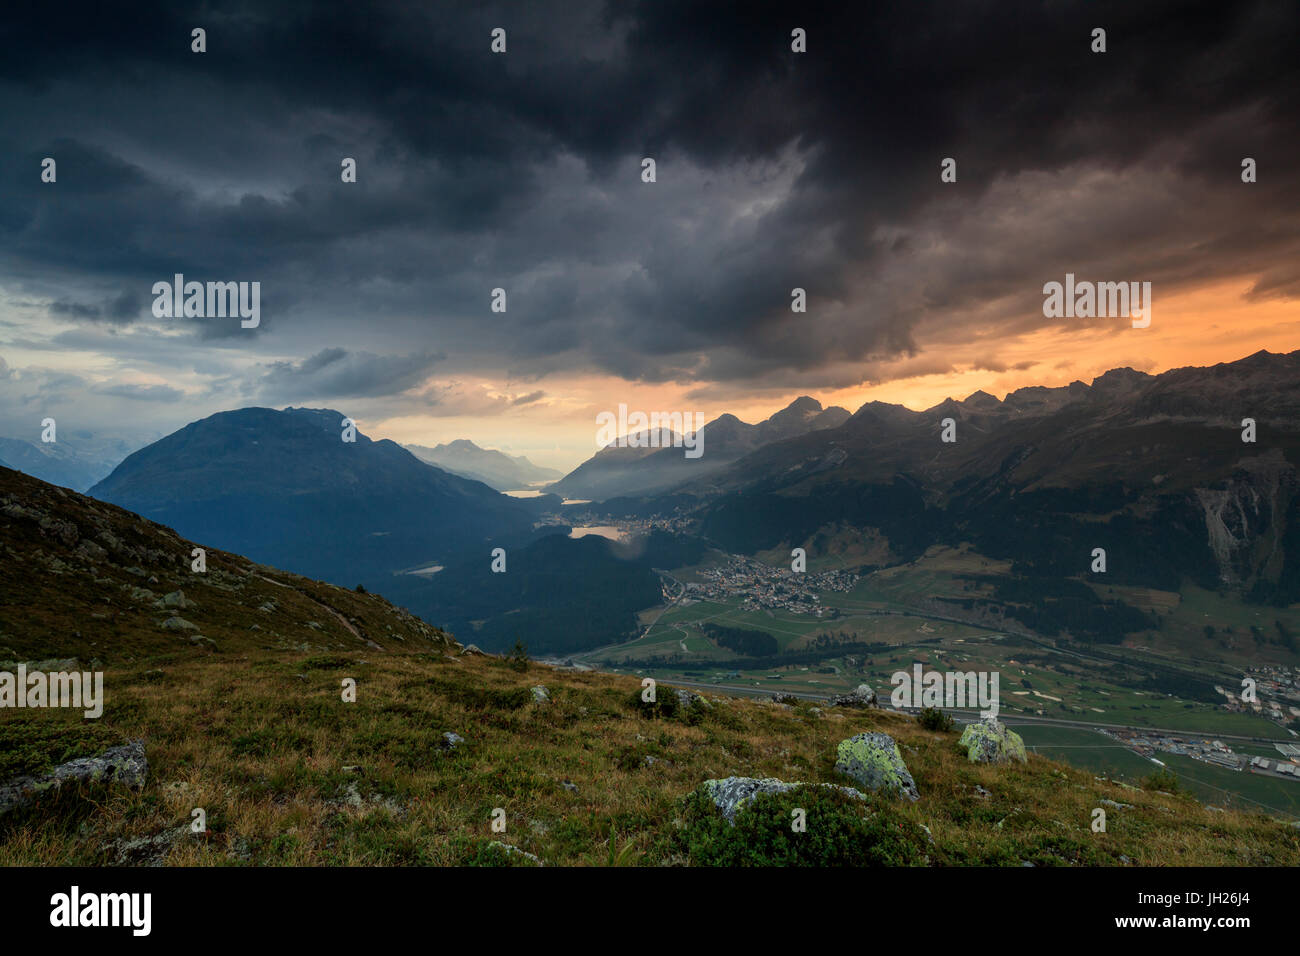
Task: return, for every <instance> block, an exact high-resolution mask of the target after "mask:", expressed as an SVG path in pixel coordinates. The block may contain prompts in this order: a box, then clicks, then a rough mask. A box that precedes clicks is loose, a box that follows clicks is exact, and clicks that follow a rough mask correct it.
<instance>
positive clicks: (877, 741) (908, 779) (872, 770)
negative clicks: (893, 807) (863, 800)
mask: <svg viewBox="0 0 1300 956" xmlns="http://www.w3.org/2000/svg"><path fill="white" fill-rule="evenodd" d="M835 756H836V760H835V771H836V772H837V773H841V774H843V775H844V776H846V777H849V778H851V779H853V780H856V781H857V782H858V783H860V784H862V786H864V787H866V788H867V789H868V790H877V791H883V792H886V793H893V794H895V795H897V796H902V797H906V798H907V799H908V800H916V799H917V798H919V797H920V794H919V793H917V790H916V782H915V781H914V780H913V779H912V774H911V772H910V771H909V770H908V769H907V764H905V763H903V756H902V754H900V753H899V752H898V744H896V743H894V738H893V737H891V736H889V734H879V733H871V734H857V735H856V736H853V737H850V738H849V739H848V740H841V741H840V745H839V748H838V749H837V750H836V755H835Z"/></svg>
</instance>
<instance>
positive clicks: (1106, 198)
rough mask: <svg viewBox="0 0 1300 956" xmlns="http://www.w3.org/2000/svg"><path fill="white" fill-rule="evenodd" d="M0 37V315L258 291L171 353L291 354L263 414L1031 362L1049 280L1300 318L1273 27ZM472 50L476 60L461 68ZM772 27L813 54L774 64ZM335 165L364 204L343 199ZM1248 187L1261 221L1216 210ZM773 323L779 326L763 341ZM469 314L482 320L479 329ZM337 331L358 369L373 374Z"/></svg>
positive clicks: (1284, 42)
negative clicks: (422, 382)
mask: <svg viewBox="0 0 1300 956" xmlns="http://www.w3.org/2000/svg"><path fill="white" fill-rule="evenodd" d="M7 18H8V22H7V24H6V27H5V29H4V33H3V34H2V35H0V116H4V117H6V118H7V119H5V120H0V177H3V181H4V182H5V183H6V184H7V186H6V188H5V189H4V190H0V277H3V278H4V280H5V281H6V282H7V283H8V284H11V285H14V286H16V287H18V288H20V289H21V290H22V291H23V292H24V293H31V294H36V295H41V296H44V297H46V298H47V299H48V300H49V301H50V302H51V303H52V304H51V305H50V307H49V311H50V312H51V314H53V315H55V316H57V317H58V318H60V319H62V320H79V321H87V322H108V323H112V324H118V325H121V324H126V323H129V322H131V321H133V320H138V319H146V320H147V319H149V313H148V309H147V304H148V301H149V288H150V286H151V284H152V282H154V281H157V280H160V279H170V278H171V276H172V275H173V274H174V273H176V272H181V273H184V274H185V275H186V277H187V278H193V279H199V280H201V281H202V280H219V281H227V280H259V281H261V283H262V289H263V310H262V311H263V323H262V325H261V326H260V327H259V328H258V329H257V330H252V331H250V330H241V329H240V327H239V324H238V323H237V322H222V321H220V320H216V321H214V320H202V321H201V322H197V323H194V324H193V325H192V330H193V334H194V336H197V337H199V338H201V339H206V340H208V341H214V340H221V341H222V342H228V343H229V342H239V343H244V342H247V343H250V344H249V345H248V347H249V348H250V349H253V350H254V351H256V349H257V348H258V347H259V344H258V343H259V342H260V341H261V340H263V339H265V338H270V337H272V336H276V337H279V338H277V341H278V342H280V343H281V344H283V343H288V344H289V346H290V347H292V348H294V349H296V350H297V354H299V355H310V356H311V358H308V359H305V360H303V361H301V362H297V363H294V362H283V361H280V362H276V363H275V364H270V365H268V367H267V368H266V369H265V370H264V371H263V372H262V373H260V374H261V378H256V377H254V378H253V379H251V380H250V382H249V384H248V387H249V388H251V389H254V390H258V391H259V393H260V394H262V395H263V396H270V397H277V398H283V400H285V401H290V402H300V401H303V400H305V399H307V398H315V397H329V396H330V395H361V396H366V395H376V394H379V393H380V392H384V390H387V392H385V393H392V392H397V391H403V390H405V389H407V388H410V387H412V386H413V385H415V384H418V381H417V380H418V378H419V376H420V375H421V374H426V373H427V372H428V369H429V366H430V365H431V364H432V362H433V359H432V358H431V356H433V355H434V354H435V352H437V351H445V352H446V354H447V355H448V356H449V361H450V362H451V363H453V364H454V366H455V367H456V368H458V369H473V368H493V367H496V368H508V369H509V370H510V373H511V375H512V376H514V377H516V378H521V379H522V378H525V377H527V376H530V375H531V376H535V377H540V376H543V375H545V374H546V373H548V372H563V371H580V370H587V369H599V370H602V371H609V372H613V373H616V374H620V375H625V376H628V377H632V378H641V379H645V380H651V381H654V380H663V379H667V378H686V379H691V378H694V379H699V380H701V381H703V382H707V381H711V380H729V381H734V382H737V383H743V382H754V383H758V382H770V381H772V380H775V379H793V378H802V377H803V376H805V375H810V374H814V373H816V372H817V370H819V369H823V368H826V367H828V366H829V365H831V364H837V365H839V366H840V370H839V371H837V372H836V375H837V377H838V376H844V375H846V374H847V373H846V372H844V371H843V363H845V362H852V361H857V360H860V361H862V363H863V366H862V367H863V368H864V370H866V372H868V373H870V372H871V371H872V370H873V369H875V368H877V367H878V366H876V365H874V364H872V363H874V362H876V361H878V360H880V359H883V358H889V357H891V356H896V355H913V354H915V353H916V351H917V349H918V346H917V338H916V331H917V329H918V328H920V327H921V326H922V325H923V324H929V325H938V326H940V327H943V326H945V324H949V325H952V326H955V327H956V326H961V325H962V324H963V323H967V324H971V325H974V324H979V325H981V327H983V328H984V329H985V330H986V331H987V329H988V327H989V326H990V325H995V326H997V327H999V328H1004V329H1005V330H1006V331H1008V332H1014V331H1021V330H1025V329H1028V328H1033V327H1035V326H1037V325H1042V324H1043V323H1044V320H1043V319H1042V317H1041V313H1040V312H1039V311H1038V308H1039V306H1040V305H1041V291H1040V290H1041V286H1042V283H1043V282H1045V281H1049V280H1052V279H1059V278H1060V277H1061V275H1062V274H1063V273H1064V272H1066V271H1075V272H1078V273H1081V274H1082V273H1085V272H1092V273H1094V274H1098V275H1100V277H1103V278H1114V279H1129V278H1135V279H1149V280H1153V281H1155V282H1156V283H1157V288H1160V289H1162V291H1163V290H1167V289H1170V288H1173V287H1177V286H1178V285H1180V284H1188V283H1192V282H1198V281H1205V280H1207V279H1209V278H1213V277H1215V276H1227V275H1238V274H1244V273H1253V274H1258V275H1260V276H1261V278H1260V280H1259V282H1258V284H1257V286H1256V289H1255V292H1254V294H1255V295H1256V296H1258V297H1265V296H1294V295H1296V294H1297V291H1298V289H1300V279H1298V276H1300V272H1298V269H1297V265H1296V262H1297V261H1298V260H1297V257H1296V255H1295V253H1296V252H1297V251H1300V222H1298V215H1300V214H1298V213H1297V212H1296V210H1297V209H1300V201H1298V200H1300V173H1298V172H1297V171H1296V168H1295V164H1294V162H1293V161H1292V159H1293V157H1294V155H1295V148H1296V145H1297V143H1296V139H1297V129H1300V123H1297V119H1300V116H1298V115H1297V114H1298V113H1300V110H1298V109H1297V102H1296V97H1297V90H1300V82H1297V81H1298V80H1300V75H1298V72H1300V71H1298V68H1297V62H1298V61H1300V58H1297V57H1296V56H1295V47H1294V44H1295V36H1296V34H1297V29H1296V28H1297V26H1298V25H1300V21H1298V18H1297V12H1296V7H1295V5H1294V4H1287V3H1271V2H1257V3H1249V2H1243V3H1235V4H1224V3H1220V2H1214V3H1177V4H1175V3H1171V2H1154V3H1142V4H1134V3H1131V2H1086V3H1085V2H1076V3H1054V4H1040V3H1027V2H997V3H992V2H988V3H945V4H930V3H900V4H844V3H842V2H835V3H799V4H789V5H778V4H771V3H762V2H743V3H742V2H735V3H713V4H706V3H700V2H665V0H646V2H643V3H619V4H610V5H608V6H605V5H602V4H596V3H579V2H563V3H548V4H540V3H537V4H534V3H529V4H523V3H520V4H485V5H474V7H473V9H471V10H467V9H466V5H465V4H433V5H429V4H419V3H378V4H365V5H359V4H353V5H346V6H345V5H316V4H293V3H287V4H277V5H263V4H245V5H239V4H236V5H223V6H222V8H221V9H220V11H217V10H215V9H210V8H207V7H193V8H191V7H186V6H184V5H177V4H172V3H142V4H133V5H132V6H131V7H130V9H129V10H121V9H116V8H111V7H107V6H104V7H101V6H99V5H95V6H87V7H86V8H85V9H81V8H77V7H75V6H74V7H72V8H61V12H60V15H59V16H57V17H53V16H50V15H49V13H48V11H44V10H41V9H39V8H37V9H23V8H20V9H16V10H13V11H9V12H7ZM195 26H202V27H204V28H205V29H206V30H207V33H208V35H207V44H208V52H207V53H205V54H202V55H199V54H193V53H191V52H190V50H189V44H190V39H189V37H190V30H191V28H193V27H195ZM496 26H502V27H504V28H506V29H507V30H508V34H509V52H508V53H507V54H506V55H505V56H494V55H492V54H491V53H490V52H489V51H488V40H489V31H490V30H491V29H492V28H493V27H496ZM796 26H798V27H802V28H804V29H806V30H807V32H808V51H809V52H808V53H807V54H804V55H795V54H792V53H791V52H790V48H789V43H790V30H791V28H792V27H796ZM1096 26H1100V27H1104V28H1105V29H1106V30H1107V40H1108V52H1107V53H1105V54H1101V55H1097V54H1093V53H1091V52H1090V50H1089V42H1090V37H1089V34H1090V31H1091V30H1092V28H1093V27H1096ZM44 156H54V157H56V158H57V159H58V163H59V166H58V172H59V178H58V182H57V184H56V185H47V184H43V183H41V182H40V180H39V175H38V174H39V164H40V160H41V158H42V157H44ZM344 156H351V157H355V158H356V159H357V160H358V164H359V181H358V182H357V183H356V184H349V185H344V184H342V183H340V181H339V162H340V159H341V158H342V157H344ZM643 156H653V157H655V158H656V160H657V162H658V177H659V181H658V182H657V183H655V184H653V185H646V184H642V183H641V182H640V180H639V161H640V159H641V157H643ZM949 156H951V157H954V158H956V159H957V162H958V181H957V183H955V184H951V185H945V184H941V183H940V181H939V163H940V161H941V160H942V159H943V158H944V157H949ZM1243 156H1252V157H1255V158H1257V159H1258V160H1259V163H1260V182H1259V183H1257V184H1255V185H1252V186H1244V185H1243V184H1242V183H1241V182H1240V179H1239V164H1240V161H1241V158H1242V157H1243ZM795 286H799V287H802V288H805V289H806V290H807V291H808V297H809V313H808V314H807V315H793V314H792V313H791V312H790V308H789V303H790V290H791V288H792V287H795ZM496 287H503V288H506V289H507V290H508V292H509V296H510V307H509V310H508V311H507V312H506V313H504V314H495V313H491V312H489V310H488V302H489V295H490V290H491V289H493V288H496ZM990 304H998V305H999V308H998V309H995V310H992V311H990ZM358 317H361V318H360V319H359V318H358ZM175 321H176V322H177V325H178V327H182V328H191V326H189V325H182V323H183V322H184V320H175ZM359 323H364V329H365V335H367V336H370V335H373V336H375V337H378V338H380V339H382V340H383V342H384V347H382V348H381V347H380V346H378V345H376V346H374V347H373V348H374V351H373V352H367V351H366V350H367V349H369V348H371V346H370V345H369V344H368V343H367V340H366V339H365V338H363V336H362V333H361V331H360V330H359V327H358V326H359ZM949 331H953V330H951V329H950V330H949ZM240 335H244V336H246V338H244V339H239V338H238V337H239V336H240ZM953 337H954V336H953V335H949V336H948V338H949V339H952V338H953ZM187 341H188V340H187ZM343 344H347V345H348V348H347V349H344V348H342V345H343ZM192 345H193V343H192V341H190V346H191V347H192ZM363 346H364V347H363ZM322 347H324V348H322ZM268 348H269V347H268ZM380 352H386V353H391V356H390V357H384V356H381V355H380V354H379V353H380ZM277 354H280V355H283V354H284V349H283V348H280V349H277ZM994 361H995V360H994V359H990V362H989V363H988V364H987V365H986V367H989V368H992V367H994V366H993V364H992V363H993V362H994ZM849 377H850V378H851V376H849ZM335 389H350V390H351V391H332V390H335ZM376 390H378V391H376Z"/></svg>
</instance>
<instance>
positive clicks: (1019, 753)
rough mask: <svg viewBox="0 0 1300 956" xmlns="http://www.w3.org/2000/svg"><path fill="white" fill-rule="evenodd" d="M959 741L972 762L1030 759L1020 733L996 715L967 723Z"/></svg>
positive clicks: (1006, 761) (1023, 760) (1007, 761)
mask: <svg viewBox="0 0 1300 956" xmlns="http://www.w3.org/2000/svg"><path fill="white" fill-rule="evenodd" d="M957 743H958V744H960V745H961V746H963V747H965V748H966V756H968V757H969V758H970V761H971V763H1010V762H1011V761H1012V760H1018V761H1020V762H1021V763H1027V762H1028V761H1029V757H1028V756H1027V755H1026V754H1025V742H1024V741H1023V740H1021V739H1020V735H1019V734H1018V733H1016V732H1015V731H1014V730H1011V729H1009V728H1008V727H1007V725H1006V724H1004V723H1002V722H1001V721H1000V720H998V719H997V718H996V717H988V718H986V719H984V720H981V721H980V722H978V723H972V724H967V725H966V729H965V730H963V731H962V733H961V739H960V740H958V741H957Z"/></svg>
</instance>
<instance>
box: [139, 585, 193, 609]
mask: <svg viewBox="0 0 1300 956" xmlns="http://www.w3.org/2000/svg"><path fill="white" fill-rule="evenodd" d="M141 590H143V588H142V589H141ZM153 606H154V607H157V608H180V609H181V610H182V611H183V610H186V609H187V608H192V607H198V606H199V602H198V601H192V600H190V599H189V598H187V597H186V596H185V592H184V591H181V590H176V591H172V592H171V593H170V594H164V595H163V596H162V597H160V598H159V599H158V600H157V601H154V605H153Z"/></svg>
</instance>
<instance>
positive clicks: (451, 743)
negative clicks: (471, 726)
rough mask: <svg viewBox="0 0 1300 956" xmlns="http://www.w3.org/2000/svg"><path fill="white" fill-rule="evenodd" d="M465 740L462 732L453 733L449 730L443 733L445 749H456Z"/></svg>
mask: <svg viewBox="0 0 1300 956" xmlns="http://www.w3.org/2000/svg"><path fill="white" fill-rule="evenodd" d="M464 742H465V738H464V737H462V736H461V735H460V734H453V733H452V732H451V731H447V732H446V733H445V734H443V735H442V746H443V749H444V750H455V749H456V748H457V747H459V746H460V745H461V744H463V743H464Z"/></svg>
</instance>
